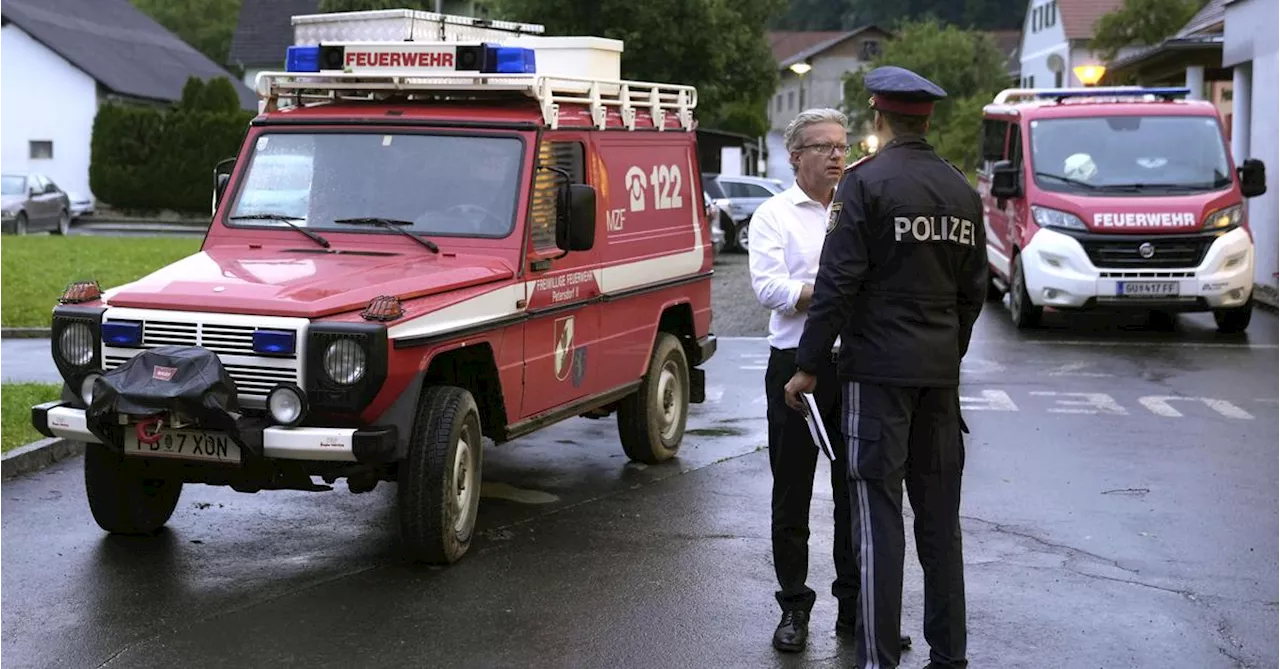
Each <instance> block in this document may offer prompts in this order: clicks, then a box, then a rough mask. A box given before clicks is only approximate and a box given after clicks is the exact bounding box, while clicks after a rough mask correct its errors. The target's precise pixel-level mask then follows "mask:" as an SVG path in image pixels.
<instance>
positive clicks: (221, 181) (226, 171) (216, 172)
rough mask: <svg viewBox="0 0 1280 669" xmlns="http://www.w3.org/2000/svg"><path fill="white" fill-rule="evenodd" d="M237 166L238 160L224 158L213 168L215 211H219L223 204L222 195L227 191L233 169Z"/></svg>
mask: <svg viewBox="0 0 1280 669" xmlns="http://www.w3.org/2000/svg"><path fill="white" fill-rule="evenodd" d="M235 164H236V159H235V158H234V157H232V158H224V159H222V160H219V161H218V164H217V165H214V166H213V210H214V211H215V212H216V211H217V210H218V204H219V203H221V202H222V194H223V192H224V191H226V190H227V182H228V181H231V167H232V166H234V165H235Z"/></svg>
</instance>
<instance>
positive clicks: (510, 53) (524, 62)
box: [485, 44, 538, 74]
mask: <svg viewBox="0 0 1280 669" xmlns="http://www.w3.org/2000/svg"><path fill="white" fill-rule="evenodd" d="M485 47H486V48H487V49H489V50H490V52H489V54H488V55H489V57H488V58H486V59H485V61H486V65H489V67H486V68H485V69H486V71H487V72H492V73H494V74H535V73H536V72H537V71H538V68H537V64H536V62H535V58H534V54H535V52H534V50H533V49H526V48H524V47H518V46H494V45H492V44H486V45H485Z"/></svg>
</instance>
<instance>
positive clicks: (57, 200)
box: [0, 174, 71, 235]
mask: <svg viewBox="0 0 1280 669" xmlns="http://www.w3.org/2000/svg"><path fill="white" fill-rule="evenodd" d="M0 207H2V208H3V230H4V231H5V232H13V233H16V234H19V235H25V234H27V233H28V232H32V231H35V230H49V231H52V232H53V233H55V234H59V235H65V234H67V232H68V231H70V230H71V199H70V198H68V197H67V194H66V193H65V192H63V191H62V189H61V188H58V186H57V184H55V183H53V181H52V180H51V179H49V178H48V177H46V176H44V175H43V174H4V175H0Z"/></svg>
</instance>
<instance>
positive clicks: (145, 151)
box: [89, 77, 254, 212]
mask: <svg viewBox="0 0 1280 669" xmlns="http://www.w3.org/2000/svg"><path fill="white" fill-rule="evenodd" d="M182 97H183V99H182V101H181V102H180V103H178V104H177V105H175V106H174V107H172V108H169V109H163V108H154V107H138V106H131V105H124V104H115V103H112V104H105V105H103V106H102V107H101V108H99V110H98V114H97V117H96V118H95V119H94V122H93V137H92V140H91V143H90V159H89V188H90V189H91V190H92V191H93V193H94V195H95V196H97V198H98V199H99V200H101V201H103V202H105V203H107V204H109V205H111V206H112V207H115V208H117V209H126V210H144V211H145V210H150V211H154V210H163V209H168V210H173V211H180V212H207V211H208V210H209V198H210V196H211V193H212V188H213V167H214V165H215V164H216V163H217V162H218V161H219V160H222V159H223V158H227V157H230V156H233V155H235V154H236V153H237V152H238V151H239V149H240V143H241V141H243V139H244V135H245V131H246V130H247V129H248V125H249V121H250V120H251V119H252V118H253V117H254V112H251V111H244V110H242V109H240V104H239V99H238V97H237V96H236V93H235V89H234V88H233V87H232V86H231V83H230V82H229V81H227V80H226V79H216V80H213V81H212V82H210V83H209V84H207V85H206V84H204V83H203V82H201V81H200V80H199V79H197V78H194V77H193V78H192V79H191V80H189V81H188V82H187V86H186V88H185V89H184V90H183V96H182Z"/></svg>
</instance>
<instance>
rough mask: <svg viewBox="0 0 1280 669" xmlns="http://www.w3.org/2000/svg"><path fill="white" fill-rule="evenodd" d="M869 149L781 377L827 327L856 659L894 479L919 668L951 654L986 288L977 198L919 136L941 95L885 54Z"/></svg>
mask: <svg viewBox="0 0 1280 669" xmlns="http://www.w3.org/2000/svg"><path fill="white" fill-rule="evenodd" d="M866 85H867V88H868V90H870V91H871V93H872V94H873V97H872V98H871V105H872V107H873V108H874V110H875V128H876V133H877V135H879V136H880V139H881V146H882V147H883V148H881V149H880V151H879V152H877V153H876V154H874V155H873V156H872V157H870V158H868V159H864V160H862V161H859V162H858V163H855V164H854V165H852V166H850V167H849V169H848V170H846V172H845V174H844V177H843V179H842V180H841V182H840V185H839V187H838V189H837V191H836V197H835V200H834V201H833V202H832V205H831V211H830V214H829V216H828V221H829V223H828V232H827V240H826V243H825V244H824V246H823V250H822V258H821V261H820V265H819V269H818V274H817V277H816V279H815V282H814V283H815V287H814V291H813V300H812V302H811V304H810V305H809V315H808V319H807V320H806V323H805V329H804V334H803V335H802V336H801V339H800V344H799V347H798V350H797V354H796V367H797V368H798V371H797V372H796V373H795V375H794V376H793V377H792V378H791V380H790V381H788V382H787V387H786V395H787V403H788V404H790V405H792V406H801V404H800V398H799V393H801V392H812V391H813V390H814V387H815V385H816V384H817V381H816V379H817V375H818V373H819V372H820V371H821V370H822V368H823V366H824V365H827V364H830V356H831V346H832V343H834V342H835V340H836V338H837V336H839V337H840V339H841V351H840V362H839V376H840V380H841V382H842V383H843V384H844V405H843V406H844V436H845V441H846V447H847V449H848V451H847V455H846V457H847V460H848V463H849V477H850V483H851V485H850V486H849V488H850V494H851V495H852V496H853V508H854V513H853V540H854V543H855V545H856V546H858V549H859V561H860V563H861V567H862V569H861V594H860V597H859V608H858V613H859V615H858V619H857V626H856V629H855V636H856V646H855V647H856V655H857V661H858V666H859V667H863V668H869V667H885V668H888V667H896V666H898V663H899V657H900V650H899V644H898V628H899V627H898V626H899V624H900V619H901V614H902V562H903V552H904V544H905V540H904V537H903V529H902V485H903V481H904V479H905V481H906V487H907V494H908V495H909V497H910V500H911V507H912V509H913V511H914V512H915V537H916V547H917V552H918V553H919V557H920V564H921V567H922V568H923V571H924V599H925V602H924V636H925V639H926V640H927V641H928V642H929V648H930V652H929V659H930V663H929V665H928V666H929V667H931V668H941V667H965V666H967V664H968V663H967V660H966V658H965V652H966V650H965V645H966V629H965V601H964V574H963V562H962V556H961V537H960V519H959V509H960V473H961V470H962V468H963V465H964V444H963V441H962V440H961V438H960V433H961V430H962V429H963V427H962V426H963V424H962V423H961V421H960V400H959V394H958V385H959V378H960V359H961V358H962V357H963V356H964V354H965V352H966V351H967V350H968V347H969V338H970V335H971V333H972V331H973V324H974V322H975V321H976V320H977V319H978V314H979V312H980V311H981V309H982V304H983V301H984V299H985V295H986V282H987V256H986V236H985V231H984V228H983V221H982V204H981V202H980V200H979V197H978V194H977V193H976V192H975V191H974V189H973V188H972V187H971V186H970V185H969V182H968V181H967V180H966V179H965V177H964V175H963V174H961V173H960V171H959V170H957V169H955V168H954V167H953V166H952V165H951V164H949V163H947V162H946V161H945V160H943V159H942V158H940V157H939V156H938V155H937V154H936V153H935V152H934V150H933V148H932V147H931V146H930V145H929V144H928V143H927V142H926V141H925V139H924V134H925V132H926V131H927V129H928V120H929V115H930V113H931V112H932V110H933V104H934V101H936V100H939V99H942V98H943V97H945V96H946V92H945V91H943V90H942V89H941V88H939V87H938V86H937V85H935V84H934V83H933V82H930V81H928V80H927V79H924V78H923V77H921V76H919V75H917V74H915V73H913V72H910V71H908V70H904V69H902V68H897V67H880V68H876V69H875V70H872V71H871V72H869V73H867V76H866Z"/></svg>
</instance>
